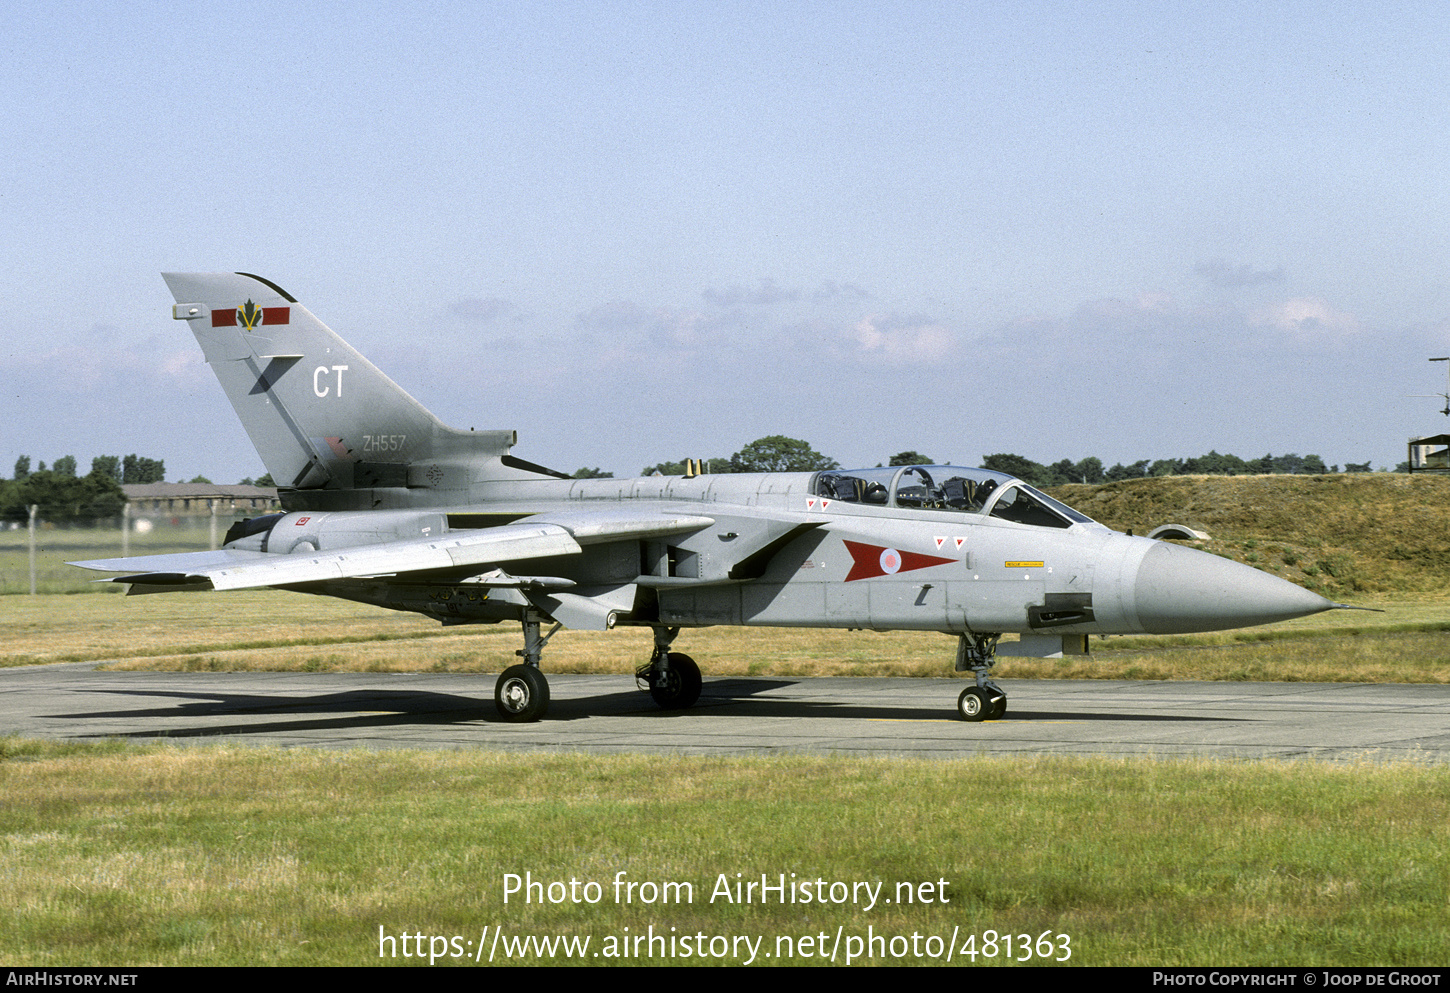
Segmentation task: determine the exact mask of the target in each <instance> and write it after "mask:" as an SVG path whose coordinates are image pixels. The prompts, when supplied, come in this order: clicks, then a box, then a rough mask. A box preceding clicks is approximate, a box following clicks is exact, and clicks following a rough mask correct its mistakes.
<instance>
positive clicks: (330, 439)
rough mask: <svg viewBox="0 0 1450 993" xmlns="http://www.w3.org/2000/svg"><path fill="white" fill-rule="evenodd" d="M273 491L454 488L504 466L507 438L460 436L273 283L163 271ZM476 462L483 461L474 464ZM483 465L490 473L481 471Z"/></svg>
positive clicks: (510, 435) (507, 434)
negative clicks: (478, 474)
mask: <svg viewBox="0 0 1450 993" xmlns="http://www.w3.org/2000/svg"><path fill="white" fill-rule="evenodd" d="M163 278H165V280H166V285H167V286H168V287H170V289H171V293H172V295H173V296H175V297H176V306H175V307H174V308H173V309H172V316H173V317H175V318H176V319H177V320H183V321H186V322H187V324H188V325H189V326H190V328H191V331H192V333H193V334H194V335H196V340H197V341H198V342H199V343H200V345H201V347H202V351H203V352H204V353H205V355H206V361H207V362H208V363H209V364H210V365H211V367H212V371H213V372H215V373H216V376H217V379H219V380H220V381H221V384H222V389H223V390H224V391H226V395H227V399H228V400H230V401H231V403H232V407H233V408H235V410H236V412H237V416H238V417H240V418H241V421H242V425H243V427H245V428H246V430H247V434H248V435H249V436H250V437H251V439H252V444H253V445H255V446H256V448H257V453H258V454H259V455H261V457H262V463H263V464H264V465H265V466H266V467H267V471H268V472H269V473H271V475H272V478H273V479H274V480H275V481H276V483H277V485H278V486H279V488H281V489H283V490H284V491H286V490H318V489H327V490H338V489H341V490H356V489H373V488H378V487H409V488H415V487H425V488H435V489H455V488H458V487H460V486H461V487H466V486H467V485H468V482H469V480H470V477H473V478H477V475H476V473H478V471H479V470H481V469H482V470H484V471H483V473H482V475H483V476H485V477H487V476H495V477H505V478H507V477H513V478H519V477H520V476H521V475H523V476H527V475H529V474H528V473H519V472H514V471H510V470H509V469H507V468H505V467H506V466H508V465H509V463H516V462H517V461H518V460H514V459H512V458H510V457H508V455H507V453H508V450H509V448H510V447H511V446H512V445H513V443H514V440H515V436H514V432H512V431H482V432H475V431H460V430H458V429H456V428H451V427H448V426H447V425H446V424H444V423H442V422H441V421H439V420H438V418H436V417H434V416H433V415H432V414H431V413H429V412H428V410H427V409H426V408H424V407H423V405H422V404H420V403H419V402H418V401H417V400H414V399H413V398H412V397H411V396H409V395H408V393H407V392H406V391H404V390H403V389H402V387H400V386H398V384H396V383H394V382H393V381H392V380H391V379H389V378H388V377H387V376H385V375H384V374H383V373H382V372H381V371H379V370H378V368H377V367H376V366H374V365H373V364H372V363H371V362H369V361H368V360H367V359H365V358H363V356H362V355H361V354H360V353H359V352H358V351H356V350H355V349H354V348H353V347H352V346H351V345H349V344H348V343H347V342H345V341H343V340H342V339H341V338H340V337H338V336H337V335H336V334H335V333H334V332H333V331H332V330H331V329H330V328H328V327H327V325H325V324H323V323H322V322H321V321H319V320H318V319H317V318H316V317H313V316H312V314H311V313H310V312H309V311H308V310H307V308H306V307H303V306H302V305H301V304H299V303H298V302H297V301H296V299H295V298H293V297H292V295H291V294H289V293H287V291H285V290H283V289H282V288H281V287H280V286H278V285H277V284H276V283H273V282H270V281H269V280H266V279H263V278H261V277H260V276H253V275H249V274H248V273H241V272H238V273H231V272H226V273H163ZM480 463H492V466H491V467H485V466H482V465H480ZM488 468H491V469H492V470H493V471H492V472H489V471H487V469H488Z"/></svg>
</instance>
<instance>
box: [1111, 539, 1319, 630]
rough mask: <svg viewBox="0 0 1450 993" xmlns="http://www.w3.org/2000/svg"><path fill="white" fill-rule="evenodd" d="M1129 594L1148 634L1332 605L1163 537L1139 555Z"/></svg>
mask: <svg viewBox="0 0 1450 993" xmlns="http://www.w3.org/2000/svg"><path fill="white" fill-rule="evenodd" d="M1134 594H1135V599H1136V602H1137V608H1138V620H1139V622H1140V623H1141V624H1142V625H1143V628H1144V630H1146V631H1147V632H1148V633H1150V634H1184V633H1187V632H1190V631H1220V630H1223V629H1226V628H1242V627H1251V626H1253V625H1255V624H1272V623H1273V622H1274V621H1286V620H1289V619H1290V618H1293V617H1305V616H1307V615H1309V614H1317V613H1319V612H1320V611H1322V610H1330V609H1332V608H1333V607H1334V604H1333V602H1332V601H1329V600H1326V599H1324V597H1322V596H1320V595H1319V594H1318V593H1311V592H1310V591H1309V590H1306V589H1304V588H1303V587H1302V586H1295V585H1294V584H1293V583H1290V582H1288V581H1286V580H1283V579H1280V578H1279V577H1278V576H1271V575H1269V574H1268V573H1267V572H1261V571H1260V570H1258V569H1254V568H1251V567H1249V566H1246V565H1241V564H1240V563H1238V562H1232V561H1230V560H1229V559H1225V558H1220V557H1219V556H1217V555H1210V554H1209V553H1208V552H1200V551H1197V550H1195V549H1192V548H1184V547H1182V546H1181V545H1170V544H1168V543H1167V542H1158V543H1157V545H1156V546H1155V547H1154V548H1152V549H1149V551H1148V554H1147V555H1145V556H1143V561H1142V563H1141V564H1140V565H1139V566H1138V577H1137V580H1136V584H1135V587H1134Z"/></svg>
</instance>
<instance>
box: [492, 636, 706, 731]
mask: <svg viewBox="0 0 1450 993" xmlns="http://www.w3.org/2000/svg"><path fill="white" fill-rule="evenodd" d="M547 619H548V618H547V617H545V616H544V615H542V614H533V613H530V614H529V615H528V616H527V617H525V618H524V647H523V648H522V649H520V650H519V651H517V652H515V653H514V654H515V655H518V656H519V657H520V658H522V659H523V660H524V661H523V663H522V664H520V665H511V666H509V667H508V668H507V669H505V670H504V671H503V673H502V674H501V675H500V676H499V677H498V682H497V683H496V684H495V685H494V688H493V703H494V706H495V707H497V708H498V714H499V716H500V717H502V718H503V719H504V720H506V721H509V722H510V723H513V724H524V723H527V722H529V721H537V720H539V719H540V718H541V717H543V716H544V714H545V713H546V712H547V711H548V709H549V681H548V680H547V679H545V678H544V674H543V673H542V672H540V671H539V660H540V659H541V658H542V657H543V654H544V646H545V645H547V644H548V643H549V639H550V638H552V637H554V632H556V631H558V630H559V628H561V627H563V625H562V624H555V625H554V626H553V627H552V628H550V629H549V633H548V634H546V635H542V636H541V635H540V634H539V629H540V627H541V626H542V622H543V621H545V620H547ZM654 632H655V650H654V654H653V655H651V656H650V660H649V661H648V662H647V663H645V664H644V665H642V666H640V667H639V668H638V669H636V670H635V673H634V676H635V678H636V679H637V680H639V681H640V682H641V683H643V684H644V685H645V686H647V687H648V688H649V695H650V696H651V697H653V698H654V702H655V703H657V704H659V705H660V706H661V707H662V708H664V709H665V710H684V709H686V708H687V707H693V706H694V705H695V701H696V700H698V699H700V687H701V684H702V680H701V679H700V667H699V666H697V665H696V664H695V660H694V659H692V658H690V657H689V656H688V655H682V654H680V653H679V652H672V651H670V643H671V642H673V641H674V640H675V635H677V634H679V633H680V629H679V628H667V627H657V628H655V629H654Z"/></svg>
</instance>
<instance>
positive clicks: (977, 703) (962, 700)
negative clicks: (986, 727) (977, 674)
mask: <svg viewBox="0 0 1450 993" xmlns="http://www.w3.org/2000/svg"><path fill="white" fill-rule="evenodd" d="M991 712H992V703H991V701H990V700H988V699H987V694H986V693H984V692H982V691H981V690H979V689H977V687H975V686H968V687H967V688H966V689H964V690H962V695H961V696H959V697H957V713H959V714H961V715H962V720H964V721H974V722H975V721H985V720H987V718H988V715H989V714H991Z"/></svg>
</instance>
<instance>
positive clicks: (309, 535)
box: [74, 273, 1343, 721]
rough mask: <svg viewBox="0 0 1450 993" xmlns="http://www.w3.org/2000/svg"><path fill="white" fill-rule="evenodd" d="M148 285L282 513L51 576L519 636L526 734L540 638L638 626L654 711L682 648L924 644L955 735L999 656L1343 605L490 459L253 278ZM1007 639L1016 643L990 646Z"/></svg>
mask: <svg viewBox="0 0 1450 993" xmlns="http://www.w3.org/2000/svg"><path fill="white" fill-rule="evenodd" d="M165 279H166V283H167V285H168V286H169V287H170V288H171V292H172V294H173V295H174V296H175V297H176V301H177V302H176V306H175V307H174V308H173V316H174V317H175V318H176V319H177V320H182V321H186V322H187V324H188V325H189V326H190V328H191V331H192V333H193V334H194V335H195V336H196V340H197V341H198V342H199V343H200V344H201V348H202V351H203V352H204V353H205V356H206V360H207V362H208V363H210V365H211V367H212V370H213V371H214V372H215V373H216V375H217V378H218V379H219V380H220V381H221V384H222V388H223V390H225V392H226V395H227V398H228V399H230V400H231V402H232V406H233V407H234V408H236V411H237V415H238V416H239V417H240V418H241V420H242V424H243V425H244V426H245V428H246V430H247V433H248V434H249V435H250V436H251V439H252V442H253V444H255V445H256V447H257V451H258V453H259V454H260V455H261V457H262V462H263V463H264V464H265V465H266V467H267V470H268V472H270V473H271V475H272V478H273V479H275V480H277V482H278V484H279V489H280V492H281V500H282V506H283V507H284V508H285V510H286V512H285V513H280V514H271V515H268V516H265V517H257V518H253V519H251V520H247V521H242V522H240V523H239V524H237V525H235V526H234V527H233V528H232V529H231V530H230V531H229V532H228V533H227V536H226V542H225V545H224V547H223V548H221V549H219V550H217V551H211V552H194V553H187V554H177V555H156V556H146V557H140V558H122V559H104V560H97V561H89V562H77V563H74V564H75V565H79V566H83V567H84V568H87V569H96V570H102V571H108V572H126V573H128V575H124V576H119V577H115V578H114V579H113V580H112V581H114V582H120V583H128V584H130V589H129V592H130V593H133V594H135V593H152V592H172V591H182V590H236V589H249V588H255V587H266V586H271V587H278V588H281V589H288V590H296V591H299V592H303V593H315V594H320V595H323V596H335V597H342V598H343V599H347V600H356V601H360V602H363V603H370V604H375V605H377V606H380V607H388V608H391V609H393V610H410V611H416V612H418V613H421V614H426V615H428V616H430V617H433V618H436V619H438V620H440V621H442V622H443V623H444V624H473V623H496V622H499V621H518V622H521V623H522V625H523V642H524V647H523V649H522V650H520V651H519V652H518V654H519V655H520V656H521V657H522V660H523V661H522V663H521V664H519V665H514V666H511V667H509V668H508V669H506V670H505V671H504V672H503V674H502V675H501V676H500V677H499V679H498V683H497V686H496V687H495V691H494V700H495V702H496V704H497V706H498V711H499V713H500V714H501V715H502V716H503V718H504V719H505V720H510V721H533V720H537V719H539V718H540V717H542V716H543V715H544V712H545V711H546V709H547V708H548V704H549V685H548V683H547V681H546V680H545V678H544V676H543V674H542V673H541V672H540V669H539V662H540V659H541V656H542V655H543V651H544V646H545V645H546V644H547V643H548V641H549V638H550V637H551V636H552V635H553V634H554V632H555V631H557V630H558V629H559V628H560V627H561V626H567V627H570V628H581V629H586V630H599V631H603V630H607V629H610V628H613V627H616V626H619V625H632V626H644V627H648V628H651V629H652V630H653V631H654V652H653V655H652V657H651V658H650V659H649V660H648V662H646V663H645V664H643V665H641V666H640V667H639V669H638V673H637V675H638V677H639V679H640V680H641V681H643V682H644V683H646V684H647V685H648V686H649V691H650V694H651V695H652V696H653V697H654V699H655V701H656V702H657V703H658V704H659V705H660V706H661V707H665V708H683V707H689V706H690V705H692V704H693V703H694V702H695V701H696V699H697V698H698V697H699V695H700V670H699V668H698V667H697V666H696V665H695V663H694V661H693V660H691V659H690V657H689V656H688V655H684V654H681V653H679V652H674V651H671V646H672V645H673V643H674V641H675V638H676V636H677V635H678V634H679V633H680V631H681V630H682V629H684V628H695V627H704V626H707V625H713V624H753V625H764V626H777V627H840V628H870V629H873V630H891V629H910V630H920V631H941V632H943V633H946V634H951V635H956V636H957V648H956V669H957V671H970V672H972V673H973V674H974V675H975V679H974V681H973V682H972V683H971V685H969V686H968V687H967V688H966V689H965V690H963V691H962V694H961V697H960V699H959V700H958V701H957V709H958V712H959V713H960V714H961V716H962V717H964V718H965V719H966V720H969V721H980V720H988V719H995V718H999V717H1001V716H1002V715H1003V713H1005V711H1006V707H1007V697H1006V694H1005V693H1004V692H1003V691H1002V689H1001V687H1000V686H998V685H997V684H996V683H995V682H993V681H992V680H991V679H990V678H988V673H989V671H990V669H991V667H992V665H993V664H994V661H995V658H996V656H997V655H998V654H1003V655H1005V654H1009V653H1010V654H1014V655H1033V656H1039V657H1051V656H1056V655H1060V654H1062V653H1072V654H1076V653H1085V652H1087V637H1088V635H1090V634H1142V633H1149V634H1174V633H1181V632H1189V631H1214V630H1220V629H1224V628H1237V627H1246V626H1249V625H1254V624H1266V623H1269V622H1271V621H1280V620H1285V619H1288V618H1291V617H1300V616H1304V615H1307V614H1314V613H1317V612H1319V611H1323V610H1330V609H1333V608H1335V607H1339V606H1343V605H1341V604H1335V603H1331V602H1330V601H1329V600H1326V599H1324V598H1323V597H1321V596H1319V595H1317V594H1315V593H1311V592H1309V591H1308V590H1305V589H1302V588H1301V587H1298V586H1295V585H1294V584H1292V583H1288V582H1285V581H1284V580H1282V579H1279V578H1277V577H1275V576H1270V575H1268V574H1267V573H1264V572H1260V571H1258V570H1256V569H1251V568H1249V567H1248V566H1244V565H1239V564H1238V563H1235V562H1230V561H1229V560H1227V559H1223V558H1220V557H1218V556H1216V555H1210V554H1207V553H1205V552H1200V551H1195V550H1193V549H1190V548H1185V547H1182V546H1178V545H1171V544H1167V543H1164V542H1161V541H1154V540H1151V539H1148V538H1143V537H1132V536H1129V535H1125V534H1120V533H1118V532H1116V531H1112V530H1110V529H1108V528H1107V527H1105V526H1103V525H1101V524H1099V523H1097V522H1096V521H1094V520H1092V519H1091V518H1089V517H1087V516H1086V515H1084V514H1082V513H1080V512H1078V511H1076V510H1074V509H1073V508H1071V507H1068V506H1066V505H1065V504H1063V503H1061V502H1059V501H1057V500H1054V499H1053V498H1052V497H1050V496H1048V495H1046V494H1045V493H1042V492H1040V491H1038V490H1036V489H1034V488H1033V487H1031V486H1029V485H1028V484H1027V483H1025V482H1023V481H1022V480H1020V479H1017V478H1015V477H1013V476H1009V475H1006V474H1004V473H1000V472H989V471H986V470H983V469H969V468H962V467H959V466H950V465H913V466H906V467H901V468H897V467H892V468H875V469H855V470H844V471H843V470H832V471H828V472H790V473H749V474H737V475H703V474H698V473H696V474H689V475H685V476H652V477H646V478H642V479H571V478H569V477H567V476H565V475H563V474H562V473H558V472H554V471H552V470H550V469H546V468H544V467H543V466H539V465H535V464H533V463H531V462H526V461H524V460H523V459H520V458H517V457H515V456H514V455H512V454H511V453H510V452H511V449H512V448H513V446H514V443H515V441H516V436H515V433H514V432H512V431H472V430H469V431H462V430H458V429H456V428H451V427H448V426H446V425H444V424H443V423H441V422H440V421H439V420H438V419H437V418H436V417H434V416H433V415H432V414H430V413H429V412H428V411H427V410H425V409H424V408H423V406H422V405H421V404H419V403H418V402H417V401H416V400H414V399H413V398H412V397H411V396H409V395H408V394H407V393H405V392H404V391H403V390H402V389H400V388H399V387H398V386H397V385H396V384H394V383H393V382H392V380H390V379H388V377H387V376H385V375H383V373H381V372H380V371H378V369H377V368H376V367H374V366H373V365H372V364H371V363H370V362H368V360H367V359H365V358H363V357H362V355H360V354H359V353H358V352H356V351H354V350H353V349H352V347H351V346H349V345H348V344H347V343H346V342H345V341H343V340H342V339H341V338H340V337H338V336H337V335H336V334H334V333H333V332H332V331H331V330H330V329H328V328H327V326H326V325H324V324H323V323H322V322H321V321H319V320H317V318H315V317H313V316H312V314H311V313H310V312H308V310H307V309H306V308H305V307H303V306H302V305H301V304H299V303H298V302H297V301H296V299H294V298H293V297H292V296H291V294H289V293H287V292H286V291H285V290H283V289H282V288H281V287H280V286H278V285H277V284H275V283H273V282H270V281H269V280H266V279H262V278H261V277H259V276H253V275H249V274H247V273H203V274H175V273H169V274H166V276H165ZM545 624H551V625H552V627H551V628H550V630H549V631H548V633H547V634H543V633H541V632H542V630H543V625H545ZM1007 632H1013V633H1016V634H1020V635H1021V640H1020V641H1016V642H1007V643H1004V644H1002V645H1001V646H1000V648H999V646H998V639H999V638H1000V637H1001V635H1002V634H1004V633H1007Z"/></svg>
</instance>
